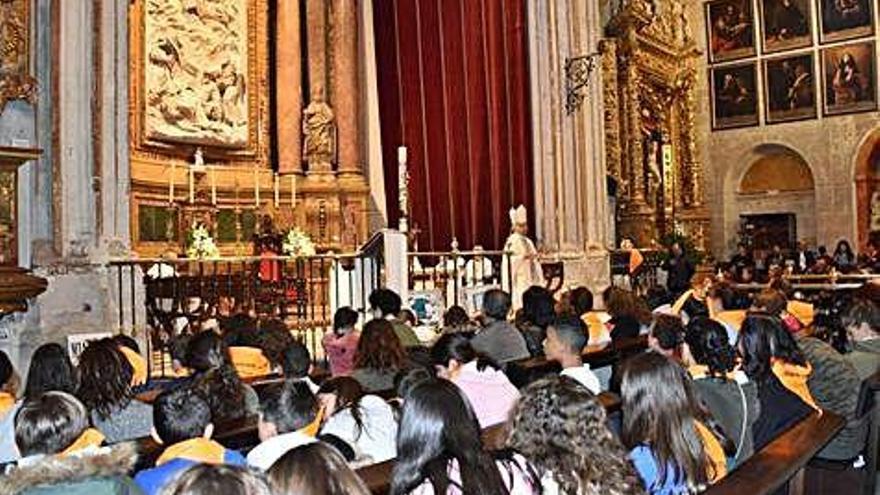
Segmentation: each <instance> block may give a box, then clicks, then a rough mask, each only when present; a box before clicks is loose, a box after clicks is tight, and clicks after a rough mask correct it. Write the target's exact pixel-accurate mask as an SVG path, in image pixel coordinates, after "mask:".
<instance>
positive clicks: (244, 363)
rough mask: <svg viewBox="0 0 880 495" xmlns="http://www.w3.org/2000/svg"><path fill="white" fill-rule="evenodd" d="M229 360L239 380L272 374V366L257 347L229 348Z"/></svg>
mask: <svg viewBox="0 0 880 495" xmlns="http://www.w3.org/2000/svg"><path fill="white" fill-rule="evenodd" d="M229 358H230V359H231V360H232V366H234V367H235V371H236V372H238V376H239V377H240V378H253V377H257V376H266V375H269V374H271V373H272V365H271V364H270V363H269V360H268V359H266V356H265V355H264V354H263V351H262V350H261V349H259V348H257V347H241V346H234V347H230V348H229Z"/></svg>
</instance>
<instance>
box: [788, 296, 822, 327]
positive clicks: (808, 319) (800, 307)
mask: <svg viewBox="0 0 880 495" xmlns="http://www.w3.org/2000/svg"><path fill="white" fill-rule="evenodd" d="M785 311H787V312H788V314H790V315H792V316H794V317H795V318H797V319H798V321H800V322H801V324H802V325H803V326H804V328H808V327H810V326H812V325H813V317H814V315H815V309H814V308H813V305H812V304H810V303H805V302H803V301H797V300H792V301H788V304H786V305H785Z"/></svg>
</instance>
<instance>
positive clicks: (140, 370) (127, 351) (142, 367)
mask: <svg viewBox="0 0 880 495" xmlns="http://www.w3.org/2000/svg"><path fill="white" fill-rule="evenodd" d="M119 352H121V353H122V355H123V356H125V359H126V360H128V362H129V364H131V369H132V370H133V371H134V373H133V374H132V376H131V386H132V387H137V386H140V385H143V384H145V383H147V361H146V360H145V359H144V358H143V357H142V356H141V355H140V354H138V353H136V352H134V349H131V348H129V347H126V346H124V345H121V346H119Z"/></svg>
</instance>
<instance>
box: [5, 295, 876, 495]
mask: <svg viewBox="0 0 880 495" xmlns="http://www.w3.org/2000/svg"><path fill="white" fill-rule="evenodd" d="M869 285H870V284H869ZM727 290H730V288H729V287H724V286H723V285H721V286H719V285H718V284H717V283H713V282H712V281H709V282H707V283H705V284H704V283H702V282H701V283H700V284H698V285H695V288H694V290H693V291H688V292H686V293H685V295H684V296H682V298H679V299H684V301H682V300H678V301H672V300H671V298H670V297H668V296H666V295H664V294H658V293H656V292H655V293H652V294H650V295H649V296H650V297H648V298H647V299H644V298H641V297H639V296H637V295H635V294H633V293H631V292H627V291H624V290H620V289H614V288H612V289H609V290H608V291H607V292H606V293H605V294H604V300H605V311H598V310H596V309H594V307H593V296H592V294H591V293H590V292H589V291H588V290H586V289H583V288H578V289H574V290H571V291H569V292H568V293H565V294H563V295H562V296H561V297H558V298H557V297H554V295H553V294H552V293H550V292H549V291H547V290H546V289H543V288H539V287H533V288H531V289H529V290H528V291H527V292H526V293H525V294H524V295H523V308H522V309H521V310H519V311H518V312H517V314H516V315H510V314H509V313H510V312H511V297H510V296H509V294H507V293H505V292H503V291H500V290H494V291H490V292H488V293H487V294H486V295H485V298H484V301H483V308H482V312H481V315H480V317H479V318H478V321H472V320H471V319H470V318H469V317H468V315H467V313H466V312H465V311H464V310H463V309H462V308H459V307H452V308H450V309H449V310H448V311H447V313H446V317H445V321H444V327H443V328H442V330H441V331H439V332H438V334H437V335H436V336H435V338H433V339H432V340H431V341H430V342H424V341H420V340H419V338H418V337H417V335H416V333H415V332H414V331H413V328H412V326H411V325H410V324H408V323H407V322H406V321H405V319H404V318H403V317H402V316H401V315H402V311H401V300H400V297H398V296H397V294H395V293H394V292H392V291H390V290H387V289H379V290H378V291H376V292H375V293H374V294H373V295H372V296H371V297H370V303H371V306H373V309H374V314H373V315H372V316H374V318H373V319H371V320H369V321H367V322H366V323H365V324H363V326H362V327H361V325H360V324H359V320H360V315H359V314H358V313H357V312H356V311H354V310H352V309H350V308H340V309H339V310H337V312H336V314H335V316H334V321H333V328H332V330H330V331H329V332H328V333H327V334H326V335H325V336H324V337H323V340H322V342H321V344H322V345H323V350H324V355H325V356H326V362H313V359H312V355H311V353H310V352H309V350H308V348H307V347H306V346H305V345H304V344H303V343H302V342H299V341H297V340H295V339H294V337H293V336H292V334H291V333H290V332H288V331H287V328H286V327H285V326H284V324H283V323H282V322H279V321H256V320H254V319H252V318H250V317H249V316H247V315H241V314H238V315H232V316H229V317H228V318H225V319H222V320H221V321H220V322H219V329H218V330H217V331H213V330H206V331H202V332H200V333H196V334H194V335H188V336H181V337H180V338H179V339H177V340H176V341H175V342H174V345H173V346H172V347H173V349H172V355H173V358H174V364H175V366H174V367H175V371H176V373H177V375H178V376H177V377H176V378H174V379H171V380H167V379H163V380H158V379H150V377H148V376H147V366H146V363H145V361H144V359H143V357H141V354H140V352H139V349H138V346H137V344H136V343H135V342H134V341H133V340H132V339H130V338H127V337H124V336H119V337H116V338H113V339H103V340H99V341H94V342H91V343H90V344H89V345H88V346H87V348H86V349H85V351H84V352H83V353H82V355H81V356H80V357H79V359H78V363H77V365H76V366H74V365H73V364H72V363H71V360H70V358H69V356H68V355H67V353H66V351H65V349H64V348H63V347H61V346H59V345H57V344H53V343H49V344H44V345H42V346H40V347H39V348H38V349H36V351H35V352H34V354H33V357H32V359H31V361H30V367H29V369H28V371H27V375H26V380H24V383H23V386H22V380H21V378H20V375H19V374H18V372H17V371H16V370H15V369H13V366H12V365H11V363H10V360H9V359H8V357H7V356H6V355H5V354H2V353H0V384H2V393H0V462H3V463H5V474H4V475H3V476H0V493H3V494H49V493H58V494H61V493H88V494H89V495H100V494H140V493H143V494H146V495H153V494H169V495H170V494H211V495H225V494H246V495H264V494H265V495H269V494H272V495H293V494H297V495H318V494H322V495H336V494H340V495H341V494H368V493H371V489H372V490H375V488H374V487H372V486H369V484H368V480H366V477H365V476H364V475H362V474H361V473H362V472H363V471H362V470H363V468H364V467H365V466H371V465H377V464H379V463H393V468H391V470H390V476H389V479H388V480H387V491H388V492H390V493H391V494H393V495H401V494H435V493H448V494H459V493H463V494H508V493H510V494H542V493H543V494H557V493H558V494H567V495H580V494H639V493H651V494H680V493H698V492H701V491H704V490H706V489H707V488H709V487H711V486H712V485H713V484H714V483H716V482H718V481H719V480H721V479H723V478H724V477H725V476H727V475H728V474H729V473H731V472H733V471H735V470H736V469H738V468H739V467H740V466H741V465H743V463H746V462H747V461H748V459H749V458H750V457H751V456H753V455H755V453H756V452H759V451H760V450H761V449H763V448H764V447H765V446H767V445H768V444H770V443H771V442H773V441H774V439H777V438H778V437H779V436H780V435H782V434H784V433H785V432H786V431H787V430H789V429H791V428H792V427H793V426H794V425H796V424H798V423H799V422H801V421H802V420H804V418H807V417H810V416H811V415H812V416H815V415H820V414H835V415H839V416H840V417H842V418H843V419H844V421H845V426H844V427H843V429H842V430H841V431H840V433H838V434H837V435H836V436H835V437H834V438H833V439H832V440H831V441H830V442H829V443H827V445H824V447H823V448H822V450H821V452H820V453H819V457H822V458H824V459H829V460H836V461H844V462H847V463H852V462H853V461H856V460H857V459H859V457H860V455H862V454H863V453H864V449H865V445H866V436H867V431H868V424H867V423H866V421H865V420H864V419H862V418H860V417H859V415H858V411H857V402H858V396H859V390H860V386H861V383H862V381H863V380H864V379H866V378H868V377H869V376H870V375H873V374H874V373H875V372H876V371H877V369H878V364H880V353H878V352H877V348H878V347H880V346H878V345H877V343H878V342H880V334H878V333H877V329H878V328H880V311H878V308H877V306H876V304H875V302H874V301H873V300H872V293H871V292H870V291H867V290H866V291H863V292H864V293H863V294H857V296H856V297H855V298H854V299H853V301H852V302H851V304H850V305H849V307H848V308H847V309H846V311H845V312H844V314H843V317H842V325H843V326H842V335H834V336H833V337H834V339H831V340H832V341H833V343H834V345H831V344H829V343H827V342H826V341H825V340H823V338H821V337H825V336H824V335H822V334H821V332H817V333H814V332H813V325H812V322H811V321H804V319H808V318H804V319H801V318H803V315H802V316H801V318H798V317H797V316H795V315H792V314H791V313H789V311H788V309H787V308H788V305H787V303H788V302H789V301H788V299H787V294H786V293H785V290H784V288H783V289H782V290H780V289H779V288H774V289H766V290H765V291H763V292H761V293H760V294H758V295H757V296H756V297H755V298H754V300H753V301H751V302H750V307H749V308H747V309H744V310H743V313H742V315H741V317H739V318H726V317H725V316H724V314H725V313H726V312H730V311H734V309H732V308H725V307H724V304H723V302H722V299H724V300H728V299H730V298H729V297H727V296H728V294H725V291H727ZM722 296H724V297H722ZM719 315H720V316H719ZM511 316H512V317H511ZM835 339H838V340H840V339H842V341H843V346H844V347H846V350H848V351H849V352H847V353H841V352H839V351H838V349H837V348H839V347H841V345H840V344H841V342H839V341H838V340H835ZM609 349H611V350H614V351H615V354H614V356H616V358H615V359H612V360H610V361H609V360H606V359H604V358H603V359H595V358H594V357H595V356H598V355H603V356H604V354H602V353H606V352H608V350H609ZM236 429H237V431H238V433H241V432H243V435H241V434H233V430H236ZM239 430H240V431H239ZM490 431H491V432H493V435H489V433H488V432H490ZM499 431H500V432H501V433H500V436H499V435H498V434H497V432H499ZM490 437H491V438H490ZM242 438H245V440H243V441H242ZM744 469H745V468H744ZM374 493H375V491H374Z"/></svg>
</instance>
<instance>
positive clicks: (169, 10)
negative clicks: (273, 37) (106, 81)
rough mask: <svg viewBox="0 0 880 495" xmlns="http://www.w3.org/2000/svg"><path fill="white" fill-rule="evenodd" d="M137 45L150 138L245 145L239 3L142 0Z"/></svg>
mask: <svg viewBox="0 0 880 495" xmlns="http://www.w3.org/2000/svg"><path fill="white" fill-rule="evenodd" d="M144 50H145V52H146V53H145V57H146V62H147V63H146V67H145V76H144V79H145V81H144V91H145V103H146V105H145V107H146V108H145V112H146V115H145V126H146V135H147V136H148V137H149V138H151V139H156V140H160V141H172V142H187V143H197V144H206V145H218V146H229V147H244V146H246V145H247V141H248V118H247V116H248V93H247V92H248V88H247V84H246V81H247V77H246V74H247V70H248V39H247V1H246V0H183V1H179V0H148V1H147V4H146V15H145V16H144Z"/></svg>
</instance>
